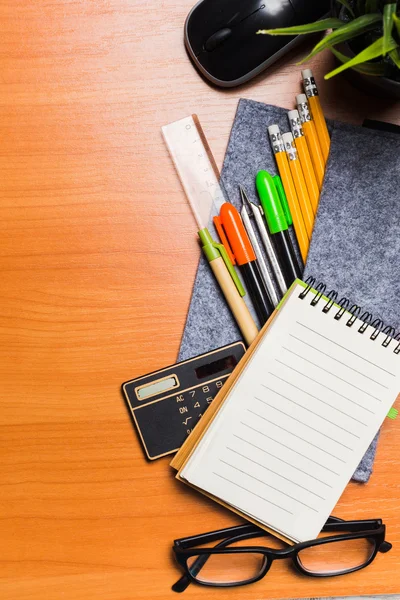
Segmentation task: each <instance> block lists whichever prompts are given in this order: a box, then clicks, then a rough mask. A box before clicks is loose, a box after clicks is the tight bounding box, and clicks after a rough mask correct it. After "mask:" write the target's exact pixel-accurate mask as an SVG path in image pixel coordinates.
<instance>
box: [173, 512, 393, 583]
mask: <svg viewBox="0 0 400 600" xmlns="http://www.w3.org/2000/svg"><path fill="white" fill-rule="evenodd" d="M322 531H323V532H329V531H336V532H340V531H346V532H348V533H345V534H342V535H333V536H328V537H323V538H317V539H315V540H308V541H306V542H301V543H299V544H294V545H292V546H289V547H288V548H284V549H281V550H276V549H274V548H268V547H266V546H237V547H234V548H226V546H227V545H229V544H233V543H235V542H238V541H242V540H246V539H251V538H254V537H262V536H266V535H267V536H268V535H272V534H270V533H269V532H268V531H266V530H264V529H261V528H260V527H257V526H256V525H252V524H245V525H237V526H234V527H228V528H226V529H218V530H216V531H210V532H208V533H202V534H198V535H193V536H190V537H186V538H180V539H177V540H175V541H174V545H173V548H172V549H173V551H174V554H175V558H176V560H177V562H178V564H179V565H180V566H181V567H182V568H183V570H184V571H185V574H184V575H183V576H182V577H181V578H180V579H179V580H178V581H177V582H176V583H175V584H174V585H173V586H172V589H173V590H174V591H175V592H183V591H184V590H185V589H186V588H187V587H188V585H189V584H190V583H191V582H193V583H197V584H199V585H204V586H207V587H239V586H242V585H249V584H251V583H255V582H256V581H259V580H260V579H263V577H265V575H266V574H267V573H268V572H269V570H270V568H271V566H272V563H273V562H274V560H279V559H282V558H291V559H292V562H293V564H294V567H295V569H296V570H297V571H298V572H300V573H301V574H302V575H306V576H307V577H317V578H319V577H337V576H340V575H347V574H349V573H353V572H354V571H359V570H361V569H365V567H368V565H370V564H371V563H372V562H373V560H374V559H375V557H376V555H377V554H378V552H382V553H386V552H388V551H389V550H390V549H391V548H392V544H391V543H390V542H387V541H386V540H385V533H386V526H385V525H384V524H383V523H382V519H366V520H355V521H345V520H343V519H339V518H338V517H334V516H331V517H329V519H328V520H327V521H326V523H325V525H324V527H323V529H322ZM221 538H223V540H222V541H221V542H220V543H219V544H217V545H216V546H214V547H208V548H197V547H196V545H198V544H207V543H210V542H214V541H217V540H220V539H221ZM362 538H368V539H371V538H372V539H373V541H374V543H375V547H374V549H373V551H372V553H371V556H370V557H369V558H368V560H367V561H366V562H365V563H363V564H362V565H359V566H356V567H352V568H350V569H345V570H343V571H339V572H337V573H329V572H327V573H312V572H311V571H308V570H307V569H305V568H304V567H303V566H302V565H301V561H300V559H299V557H298V554H299V552H300V551H302V550H304V549H305V548H311V547H314V546H320V545H323V544H327V543H331V542H332V543H334V542H339V541H346V540H355V539H362ZM239 553H257V554H263V555H264V557H265V562H264V565H263V567H262V568H261V570H260V572H259V573H258V574H257V575H256V576H255V577H252V578H249V579H247V580H243V581H239V582H223V583H214V582H205V581H200V580H198V579H196V576H197V574H198V573H199V572H200V570H201V568H202V567H203V566H204V564H205V562H206V561H207V560H208V557H209V556H210V555H211V554H239ZM192 556H196V557H197V559H196V560H195V561H194V563H193V565H192V566H191V567H189V566H188V564H187V561H188V559H189V558H190V557H192ZM202 557H204V558H202ZM193 569H196V572H195V573H194V574H192V573H193Z"/></svg>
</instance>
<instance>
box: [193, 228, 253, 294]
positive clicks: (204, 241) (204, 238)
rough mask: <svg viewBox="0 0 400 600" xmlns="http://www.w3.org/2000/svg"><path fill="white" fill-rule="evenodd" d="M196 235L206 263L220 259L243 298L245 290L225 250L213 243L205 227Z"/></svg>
mask: <svg viewBox="0 0 400 600" xmlns="http://www.w3.org/2000/svg"><path fill="white" fill-rule="evenodd" d="M198 235H199V238H200V241H201V245H202V247H203V252H204V254H205V255H206V258H207V260H208V262H211V261H213V260H215V259H216V258H222V260H223V261H224V263H225V265H226V268H227V269H228V271H229V274H230V276H231V277H232V279H233V282H234V284H235V285H236V288H237V290H238V292H239V294H240V296H242V297H243V296H245V295H246V292H245V289H244V287H243V285H242V282H241V281H240V279H239V277H238V274H237V273H236V271H235V267H234V266H233V264H232V263H231V260H230V258H229V256H228V253H227V251H226V250H225V246H224V245H223V244H218V243H217V242H214V240H213V238H212V236H211V233H210V232H209V231H208V229H207V228H206V227H205V228H204V229H200V231H198Z"/></svg>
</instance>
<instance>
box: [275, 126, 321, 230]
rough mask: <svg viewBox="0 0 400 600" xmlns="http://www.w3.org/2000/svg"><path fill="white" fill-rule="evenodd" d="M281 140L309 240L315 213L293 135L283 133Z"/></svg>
mask: <svg viewBox="0 0 400 600" xmlns="http://www.w3.org/2000/svg"><path fill="white" fill-rule="evenodd" d="M282 140H283V144H284V146H285V150H286V154H287V157H288V160H289V167H290V172H291V173H292V177H293V181H294V187H295V188H296V192H297V197H298V199H299V203H300V208H301V214H302V215H303V220H304V225H305V226H306V230H307V234H308V237H309V238H310V239H311V236H312V232H313V229H314V220H315V212H314V209H313V207H312V205H311V200H310V196H309V195H308V191H307V185H306V180H305V179H304V174H303V169H302V168H301V164H300V160H299V157H298V154H297V149H296V146H295V145H294V140H293V135H292V134H291V133H290V132H288V133H284V134H282Z"/></svg>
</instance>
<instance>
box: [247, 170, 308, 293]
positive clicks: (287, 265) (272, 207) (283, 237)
mask: <svg viewBox="0 0 400 600" xmlns="http://www.w3.org/2000/svg"><path fill="white" fill-rule="evenodd" d="M256 188H257V192H258V195H259V197H260V202H261V206H262V207H263V209H264V214H265V218H266V221H267V224H268V229H269V231H270V233H271V238H272V242H273V244H274V247H275V250H276V253H277V255H278V260H279V264H280V267H281V269H282V272H283V276H284V278H285V282H286V285H287V287H289V286H290V285H291V284H292V283H293V281H294V280H295V279H296V278H297V277H299V278H301V272H300V270H299V267H298V264H297V260H296V256H295V253H294V250H293V246H292V242H291V239H290V235H289V231H288V224H287V221H286V217H285V214H284V211H283V208H282V204H281V202H280V200H279V196H278V192H277V190H276V187H275V184H274V182H273V179H272V177H271V175H270V174H269V173H268V172H267V171H259V172H258V173H257V177H256Z"/></svg>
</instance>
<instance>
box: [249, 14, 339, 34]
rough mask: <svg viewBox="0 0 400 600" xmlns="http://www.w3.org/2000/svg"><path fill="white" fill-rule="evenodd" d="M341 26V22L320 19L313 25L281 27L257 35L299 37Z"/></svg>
mask: <svg viewBox="0 0 400 600" xmlns="http://www.w3.org/2000/svg"><path fill="white" fill-rule="evenodd" d="M342 25H343V21H341V20H340V19H335V18H334V17H330V18H329V19H322V20H321V21H316V22H315V23H307V24H306V25H294V26H293V27H283V28H278V29H260V30H259V31H257V33H262V34H268V35H301V34H303V33H314V32H316V31H325V30H326V29H337V28H338V27H341V26H342Z"/></svg>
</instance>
